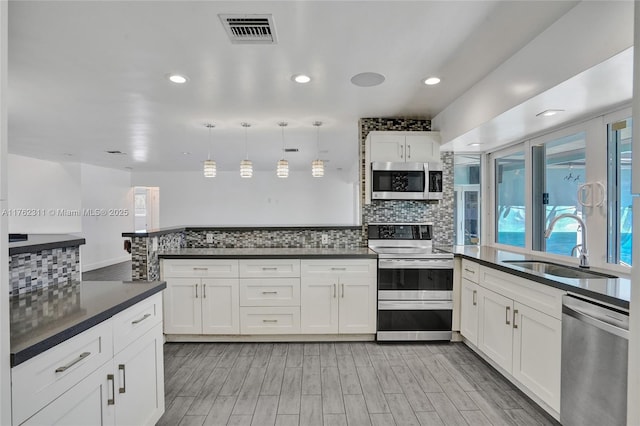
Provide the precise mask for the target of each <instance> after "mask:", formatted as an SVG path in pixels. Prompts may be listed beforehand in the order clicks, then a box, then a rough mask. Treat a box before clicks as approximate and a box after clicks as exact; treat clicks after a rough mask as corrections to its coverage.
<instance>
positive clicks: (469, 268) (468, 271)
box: [462, 259, 480, 283]
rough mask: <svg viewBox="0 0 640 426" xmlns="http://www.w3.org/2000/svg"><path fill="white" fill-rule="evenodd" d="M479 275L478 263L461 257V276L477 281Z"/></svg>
mask: <svg viewBox="0 0 640 426" xmlns="http://www.w3.org/2000/svg"><path fill="white" fill-rule="evenodd" d="M479 276H480V265H479V264H477V263H476V262H472V261H470V260H467V259H462V278H466V279H468V280H469V281H472V282H474V283H477V282H478V278H479Z"/></svg>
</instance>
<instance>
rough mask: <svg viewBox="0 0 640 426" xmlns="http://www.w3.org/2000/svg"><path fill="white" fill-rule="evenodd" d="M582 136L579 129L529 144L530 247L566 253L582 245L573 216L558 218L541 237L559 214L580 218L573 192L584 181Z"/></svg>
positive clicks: (581, 208) (581, 212)
mask: <svg viewBox="0 0 640 426" xmlns="http://www.w3.org/2000/svg"><path fill="white" fill-rule="evenodd" d="M585 136H586V134H585V132H579V133H575V134H570V135H568V136H564V137H562V138H559V139H554V140H551V141H549V142H546V143H544V144H542V145H538V146H534V147H532V152H531V156H532V169H533V170H532V171H533V202H532V205H533V217H532V221H533V222H532V235H533V243H532V247H533V249H534V250H540V251H546V252H547V253H555V254H561V255H565V256H570V255H574V253H577V250H579V249H580V247H581V245H582V240H581V236H582V233H581V230H580V229H579V223H578V222H577V221H576V220H574V219H570V218H567V219H561V220H559V221H558V222H557V223H556V224H555V226H554V228H553V232H552V233H551V235H550V236H549V238H546V239H545V238H544V231H545V229H547V228H548V226H549V224H550V222H551V221H552V220H553V218H555V217H557V216H560V215H562V214H572V215H575V216H578V217H579V218H581V219H583V218H584V216H583V206H582V204H580V203H579V202H578V195H577V194H578V190H579V189H580V187H581V186H582V185H583V184H584V183H585V181H586V180H585V174H586V170H585V157H586V153H585ZM593 196H594V194H585V195H583V198H584V197H593Z"/></svg>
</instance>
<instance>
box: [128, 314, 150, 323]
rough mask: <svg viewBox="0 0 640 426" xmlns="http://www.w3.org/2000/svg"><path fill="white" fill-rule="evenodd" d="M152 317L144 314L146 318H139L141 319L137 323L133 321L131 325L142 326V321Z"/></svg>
mask: <svg viewBox="0 0 640 426" xmlns="http://www.w3.org/2000/svg"><path fill="white" fill-rule="evenodd" d="M150 316H151V314H144V316H143V317H142V318H139V319H137V320H135V321H131V325H136V324H140V323H141V322H142V321H144V320H146V319H147V318H149V317H150Z"/></svg>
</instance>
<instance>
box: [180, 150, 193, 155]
mask: <svg viewBox="0 0 640 426" xmlns="http://www.w3.org/2000/svg"><path fill="white" fill-rule="evenodd" d="M182 155H191V153H190V152H187V151H184V152H183V153H182Z"/></svg>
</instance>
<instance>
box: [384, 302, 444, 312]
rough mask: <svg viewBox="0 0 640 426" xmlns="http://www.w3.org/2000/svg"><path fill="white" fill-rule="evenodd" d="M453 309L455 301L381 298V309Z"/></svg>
mask: <svg viewBox="0 0 640 426" xmlns="http://www.w3.org/2000/svg"><path fill="white" fill-rule="evenodd" d="M444 309H453V301H451V300H445V301H428V302H421V301H413V300H380V301H378V310H379V311H409V310H412V311H441V310H444Z"/></svg>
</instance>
